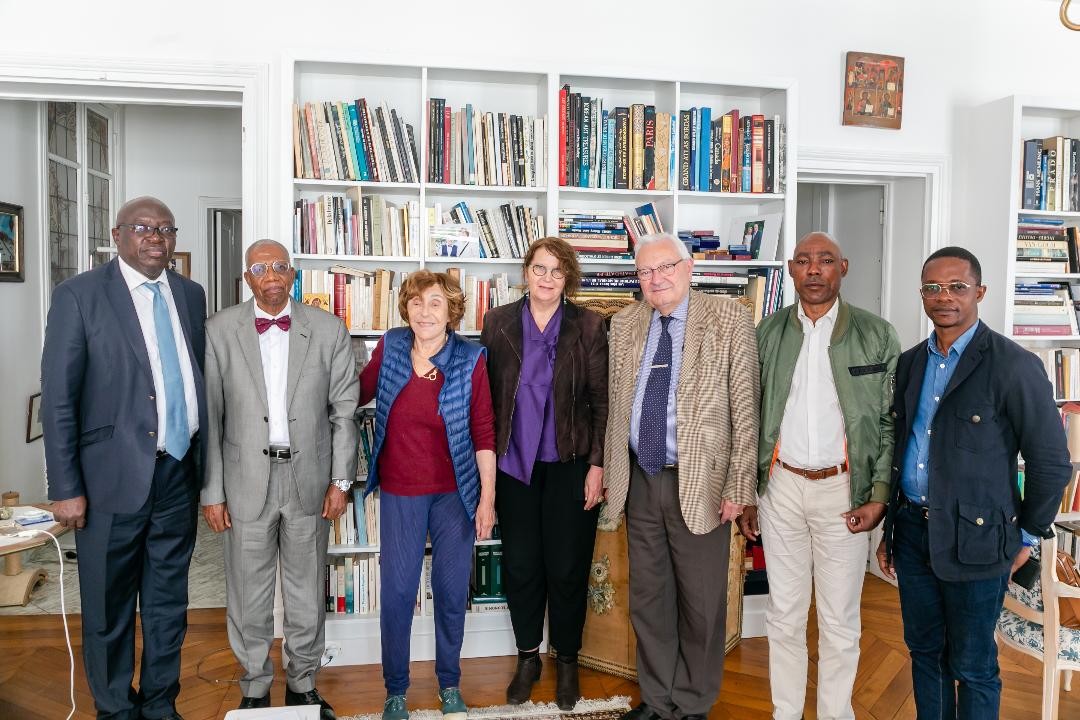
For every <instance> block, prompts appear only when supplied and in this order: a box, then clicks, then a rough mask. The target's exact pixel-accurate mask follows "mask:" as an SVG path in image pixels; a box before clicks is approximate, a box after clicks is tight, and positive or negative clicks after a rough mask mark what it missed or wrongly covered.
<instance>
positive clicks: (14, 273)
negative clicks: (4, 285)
mask: <svg viewBox="0 0 1080 720" xmlns="http://www.w3.org/2000/svg"><path fill="white" fill-rule="evenodd" d="M23 279H24V278H23V209H22V206H21V205H12V204H11V203H5V202H0V282H22V281H23Z"/></svg>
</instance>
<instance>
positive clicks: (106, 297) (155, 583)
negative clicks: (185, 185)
mask: <svg viewBox="0 0 1080 720" xmlns="http://www.w3.org/2000/svg"><path fill="white" fill-rule="evenodd" d="M175 225H176V224H175V220H174V217H173V214H172V212H171V211H170V210H169V208H168V207H166V206H165V204H164V203H162V202H161V201H160V200H157V199H156V198H152V197H140V198H136V199H134V200H131V201H129V202H127V203H126V204H125V205H124V206H123V207H121V208H120V211H119V212H118V213H117V215H116V227H114V228H113V230H112V236H113V240H114V241H115V242H116V248H117V253H118V255H119V257H118V258H116V259H114V260H112V261H111V262H109V263H107V264H105V265H103V266H100V267H97V268H94V269H93V270H90V271H89V272H85V273H82V274H80V275H77V276H75V277H73V278H71V279H69V280H67V281H66V282H63V283H61V284H60V285H59V286H57V288H56V290H55V291H54V292H53V297H52V306H51V307H50V309H49V318H48V323H47V325H46V327H45V348H44V350H43V352H42V358H41V400H42V402H41V419H42V425H43V427H44V432H45V438H44V440H45V463H46V468H47V473H48V484H49V499H50V500H53V501H55V503H54V505H53V514H54V515H55V516H56V520H57V521H58V522H59V523H60V524H62V525H64V526H66V527H70V528H73V529H74V530H75V544H76V547H77V548H78V552H79V584H80V595H81V598H82V620H83V622H82V628H83V659H84V664H85V666H86V677H87V681H88V684H89V686H90V691H91V693H92V694H93V696H94V704H95V706H96V708H97V716H98V717H99V718H121V719H124V720H137V719H138V718H179V717H180V716H179V714H177V712H176V697H177V695H178V694H179V692H180V681H179V677H180V647H181V646H182V645H183V642H184V634H185V633H186V632H187V603H188V563H189V561H190V560H191V552H192V549H193V548H194V546H195V529H196V511H197V508H198V497H199V487H200V484H201V483H200V481H199V478H200V467H201V464H202V456H203V454H204V450H203V447H202V445H201V443H200V442H199V437H198V432H199V428H201V427H205V426H206V399H205V388H204V385H203V375H202V365H203V353H204V348H205V338H204V333H203V324H204V321H205V318H206V295H205V294H204V293H203V289H202V288H201V287H200V286H199V285H197V284H196V283H193V282H191V281H190V280H187V279H185V278H183V277H181V276H180V275H178V274H176V273H175V272H172V271H171V270H166V266H167V265H168V263H169V259H170V257H171V256H172V252H173V249H174V248H175V246H176V232H177V228H176V226H175ZM136 602H138V604H139V608H140V612H141V615H142V633H143V654H142V668H141V674H140V679H139V690H138V692H137V693H136V692H135V690H134V689H133V688H132V685H131V681H132V676H133V674H134V667H135V607H136Z"/></svg>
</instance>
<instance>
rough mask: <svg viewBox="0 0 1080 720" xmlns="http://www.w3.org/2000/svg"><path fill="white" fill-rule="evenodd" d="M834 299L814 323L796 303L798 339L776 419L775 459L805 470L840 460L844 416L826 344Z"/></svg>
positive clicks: (833, 321)
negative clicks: (800, 338) (800, 340)
mask: <svg viewBox="0 0 1080 720" xmlns="http://www.w3.org/2000/svg"><path fill="white" fill-rule="evenodd" d="M839 307H840V303H839V302H837V301H834V302H833V306H832V307H831V308H829V312H827V313H825V315H823V316H822V317H820V318H818V321H817V322H816V323H815V322H813V321H812V320H811V319H810V318H809V317H807V315H806V313H805V312H803V306H802V303H801V302H800V303H799V305H798V313H799V321H800V322H801V323H802V329H803V343H802V349H800V350H799V359H798V360H797V361H796V363H795V374H794V375H793V376H792V378H791V390H790V391H789V392H788V399H787V405H786V406H785V407H784V419H783V420H782V421H781V423H780V460H782V461H783V462H785V463H787V464H788V465H792V466H794V467H798V468H803V469H805V470H817V469H820V468H827V467H832V466H834V465H840V464H841V463H843V462H844V450H845V441H844V439H845V437H846V436H845V434H844V416H843V414H842V413H841V411H840V398H839V397H837V395H836V380H835V378H833V373H832V363H831V362H830V361H829V342H830V339H831V338H832V332H833V327H834V326H835V325H836V314H837V311H838V309H839Z"/></svg>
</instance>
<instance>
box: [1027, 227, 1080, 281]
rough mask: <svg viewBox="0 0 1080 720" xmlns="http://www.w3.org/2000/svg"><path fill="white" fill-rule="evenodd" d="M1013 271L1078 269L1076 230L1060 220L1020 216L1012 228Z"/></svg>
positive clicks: (1079, 248) (1079, 234) (1078, 234)
mask: <svg viewBox="0 0 1080 720" xmlns="http://www.w3.org/2000/svg"><path fill="white" fill-rule="evenodd" d="M1016 272H1018V273H1040V274H1058V273H1080V231H1078V228H1077V227H1075V226H1072V225H1069V226H1066V225H1065V224H1064V222H1063V221H1062V220H1057V219H1051V218H1021V219H1020V223H1019V224H1018V225H1017V229H1016Z"/></svg>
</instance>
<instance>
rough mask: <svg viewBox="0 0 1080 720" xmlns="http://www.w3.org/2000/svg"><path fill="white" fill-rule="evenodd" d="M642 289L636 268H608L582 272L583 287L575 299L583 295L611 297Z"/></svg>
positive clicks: (631, 293)
mask: <svg viewBox="0 0 1080 720" xmlns="http://www.w3.org/2000/svg"><path fill="white" fill-rule="evenodd" d="M640 289H641V281H640V280H638V276H637V271H635V270H607V271H603V272H587V273H582V274H581V289H580V290H579V291H578V294H577V295H576V296H575V299H580V298H582V297H610V296H616V297H618V296H623V295H629V296H631V297H633V294H634V293H635V292H637V291H639V290H640Z"/></svg>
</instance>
